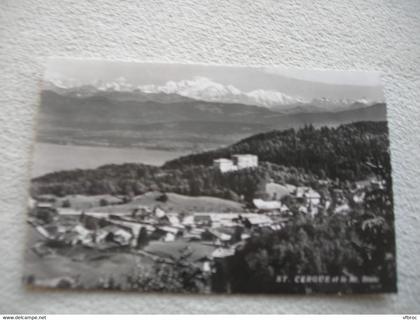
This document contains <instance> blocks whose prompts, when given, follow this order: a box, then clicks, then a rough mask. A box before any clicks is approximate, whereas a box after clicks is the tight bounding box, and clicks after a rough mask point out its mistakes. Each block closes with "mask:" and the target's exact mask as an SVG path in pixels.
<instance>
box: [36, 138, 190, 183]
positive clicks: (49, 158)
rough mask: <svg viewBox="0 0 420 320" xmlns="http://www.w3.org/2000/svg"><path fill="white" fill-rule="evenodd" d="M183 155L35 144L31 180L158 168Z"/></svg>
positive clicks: (166, 152)
mask: <svg viewBox="0 0 420 320" xmlns="http://www.w3.org/2000/svg"><path fill="white" fill-rule="evenodd" d="M185 154H186V152H185V151H167V150H154V149H140V148H115V147H96V146H77V145H60V144H52V143H41V142H37V143H35V148H34V155H33V162H32V177H33V178H34V177H38V176H41V175H44V174H46V173H50V172H53V171H61V170H73V169H94V168H97V167H99V166H102V165H105V164H122V163H130V162H131V163H144V164H150V165H155V166H160V165H162V164H164V163H165V162H166V161H168V160H171V159H174V158H177V157H180V156H183V155H185Z"/></svg>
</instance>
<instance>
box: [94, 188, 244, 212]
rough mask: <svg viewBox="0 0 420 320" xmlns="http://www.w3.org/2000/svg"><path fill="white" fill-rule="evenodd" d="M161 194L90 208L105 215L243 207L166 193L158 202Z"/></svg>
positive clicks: (232, 209)
mask: <svg viewBox="0 0 420 320" xmlns="http://www.w3.org/2000/svg"><path fill="white" fill-rule="evenodd" d="M161 195H162V194H161V193H160V192H147V193H145V194H143V195H140V196H137V197H135V198H134V199H133V201H131V202H129V203H127V204H122V205H114V206H106V207H97V208H92V209H91V211H99V212H107V213H131V212H132V211H133V210H134V209H136V208H138V207H139V206H147V207H150V208H153V207H155V206H159V207H160V208H161V209H163V210H164V211H166V212H189V211H192V212H241V211H243V205H242V204H240V203H238V202H235V201H231V200H225V199H221V198H215V197H204V196H201V197H191V196H184V195H180V194H176V193H171V192H168V193H166V195H167V200H166V201H158V200H157V199H158V198H159V196H161Z"/></svg>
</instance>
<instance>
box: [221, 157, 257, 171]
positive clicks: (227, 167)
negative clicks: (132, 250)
mask: <svg viewBox="0 0 420 320" xmlns="http://www.w3.org/2000/svg"><path fill="white" fill-rule="evenodd" d="M213 165H214V166H215V167H216V168H218V169H219V170H220V171H221V172H229V171H236V170H241V169H245V168H254V167H258V156H256V155H254V154H235V155H233V156H232V157H231V159H225V158H219V159H215V160H213Z"/></svg>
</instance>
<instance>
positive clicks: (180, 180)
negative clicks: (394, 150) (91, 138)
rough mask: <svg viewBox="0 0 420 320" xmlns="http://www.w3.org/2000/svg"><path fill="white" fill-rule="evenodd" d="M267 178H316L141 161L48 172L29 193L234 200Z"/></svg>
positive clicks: (264, 167) (294, 172)
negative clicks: (168, 166) (165, 195)
mask: <svg viewBox="0 0 420 320" xmlns="http://www.w3.org/2000/svg"><path fill="white" fill-rule="evenodd" d="M268 179H273V180H275V181H277V182H280V183H291V184H297V185H299V184H312V183H315V181H316V177H315V176H313V175H311V174H306V173H305V172H304V171H303V170H298V169H295V168H287V167H284V166H279V165H275V164H271V163H261V164H260V165H259V166H258V167H257V168H249V169H244V170H240V171H234V172H229V173H225V174H223V173H221V172H220V171H219V170H218V169H217V168H214V167H211V166H210V167H208V166H204V165H197V166H185V167H182V168H178V169H175V168H174V169H161V168H158V167H154V166H148V165H143V164H124V165H106V166H102V167H99V168H98V169H95V170H72V171H61V172H56V173H51V174H48V175H45V176H43V177H40V178H36V179H34V180H33V181H32V184H31V194H32V196H34V197H36V196H38V195H42V194H53V195H56V196H65V195H71V194H85V195H100V194H113V195H126V196H135V195H140V194H143V193H145V192H148V191H161V192H175V193H179V194H185V195H191V196H199V195H206V196H213V197H219V198H225V199H229V200H234V201H239V200H241V198H242V197H243V198H244V199H245V200H247V201H250V200H252V198H253V197H254V196H255V195H256V194H257V193H258V192H259V191H260V190H261V189H262V185H263V183H264V182H266V181H267V180H268Z"/></svg>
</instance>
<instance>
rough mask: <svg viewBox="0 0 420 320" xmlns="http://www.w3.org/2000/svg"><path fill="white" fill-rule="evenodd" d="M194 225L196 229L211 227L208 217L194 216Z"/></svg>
mask: <svg viewBox="0 0 420 320" xmlns="http://www.w3.org/2000/svg"><path fill="white" fill-rule="evenodd" d="M193 219H194V224H195V226H196V227H198V228H205V227H211V225H212V220H211V217H210V216H209V215H194V218H193Z"/></svg>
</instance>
